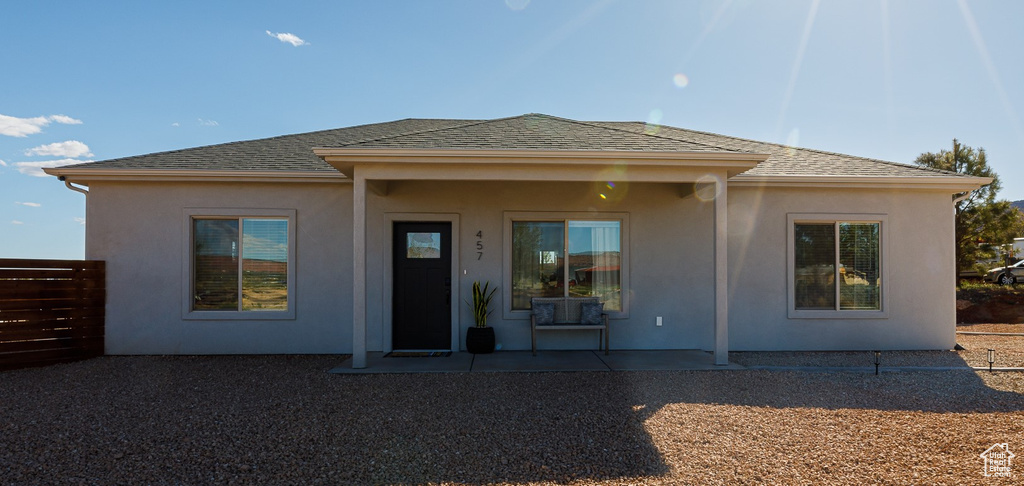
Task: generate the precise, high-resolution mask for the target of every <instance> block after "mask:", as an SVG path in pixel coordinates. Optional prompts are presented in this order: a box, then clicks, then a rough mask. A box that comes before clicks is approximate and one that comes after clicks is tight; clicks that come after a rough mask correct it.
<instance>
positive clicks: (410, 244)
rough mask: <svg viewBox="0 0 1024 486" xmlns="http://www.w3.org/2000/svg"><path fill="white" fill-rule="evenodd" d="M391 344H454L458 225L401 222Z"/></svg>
mask: <svg viewBox="0 0 1024 486" xmlns="http://www.w3.org/2000/svg"><path fill="white" fill-rule="evenodd" d="M394 235H395V236H394V241H393V244H392V254H393V255H392V259H393V267H394V278H393V281H392V282H393V288H394V290H393V297H392V300H391V302H392V304H391V305H392V309H391V346H392V348H393V349H396V350H403V349H404V350H411V349H415V350H449V349H451V347H452V314H451V309H452V277H451V272H452V251H451V248H452V225H451V223H395V228H394Z"/></svg>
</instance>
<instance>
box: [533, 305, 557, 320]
mask: <svg viewBox="0 0 1024 486" xmlns="http://www.w3.org/2000/svg"><path fill="white" fill-rule="evenodd" d="M533 315H534V320H535V321H536V322H537V325H541V324H554V323H555V304H554V302H540V303H535V304H533Z"/></svg>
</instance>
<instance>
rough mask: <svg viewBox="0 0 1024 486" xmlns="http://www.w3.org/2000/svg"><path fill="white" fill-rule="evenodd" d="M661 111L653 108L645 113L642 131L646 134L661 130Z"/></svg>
mask: <svg viewBox="0 0 1024 486" xmlns="http://www.w3.org/2000/svg"><path fill="white" fill-rule="evenodd" d="M662 116H663V113H662V112H661V110H659V109H657V108H655V109H653V110H651V112H650V113H649V114H648V115H647V125H645V126H644V133H646V134H648V135H654V134H657V133H658V131H659V130H661V126H660V125H661V118H662Z"/></svg>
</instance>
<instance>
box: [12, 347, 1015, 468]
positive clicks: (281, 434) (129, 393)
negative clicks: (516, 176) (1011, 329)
mask: <svg viewBox="0 0 1024 486" xmlns="http://www.w3.org/2000/svg"><path fill="white" fill-rule="evenodd" d="M340 361H341V358H339V357H337V356H254V357H104V358H97V359H92V360H88V361H83V362H78V363H71V364H65V365H56V366H50V367H46V368H38V369H28V370H19V371H9V372H3V373H0V482H2V483H4V484H44V483H45V484H115V483H121V484H211V483H214V484H253V483H257V484H423V483H429V484H452V483H454V484H524V483H531V484H550V483H571V484H680V483H698V484H744V483H746V484H756V483H765V482H771V483H789V484H793V483H814V484H849V483H869V484H871V483H874V484H886V483H892V484H908V483H927V484H943V483H945V484H997V483H996V482H994V479H993V478H986V477H984V476H983V475H982V472H983V469H982V460H981V459H980V458H979V457H978V454H980V453H981V452H983V451H984V450H985V449H987V448H988V447H989V446H991V445H992V444H994V443H996V442H1008V443H1009V447H1010V449H1011V450H1012V451H1015V452H1016V453H1017V454H1018V456H1020V457H1024V395H1022V392H1024V373H995V374H989V373H987V372H980V373H975V372H972V371H967V370H964V371H946V372H934V371H929V372H897V373H887V374H882V375H881V376H875V375H873V374H870V373H863V372H857V373H854V372H794V371H757V370H745V371H711V372H708V371H701V372H622V373H610V372H603V373H455V374H435V375H365V376H355V375H344V376H343V375H331V374H328V373H326V372H325V371H326V370H327V369H329V368H331V367H333V366H336V365H337V364H338V363H339V362H340ZM1014 466H1015V467H1016V468H1017V469H1016V470H1015V477H1016V478H1019V477H1022V476H1024V461H1022V463H1021V465H1020V466H1017V465H1016V464H1015V465H1014Z"/></svg>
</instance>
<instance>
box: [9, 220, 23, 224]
mask: <svg viewBox="0 0 1024 486" xmlns="http://www.w3.org/2000/svg"><path fill="white" fill-rule="evenodd" d="M11 224H25V223H22V222H21V221H18V220H16V219H12V220H11Z"/></svg>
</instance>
